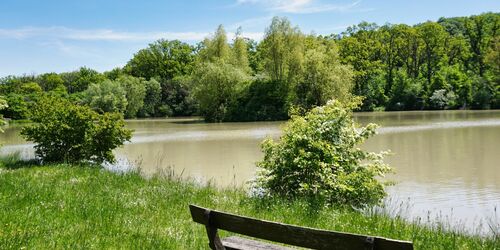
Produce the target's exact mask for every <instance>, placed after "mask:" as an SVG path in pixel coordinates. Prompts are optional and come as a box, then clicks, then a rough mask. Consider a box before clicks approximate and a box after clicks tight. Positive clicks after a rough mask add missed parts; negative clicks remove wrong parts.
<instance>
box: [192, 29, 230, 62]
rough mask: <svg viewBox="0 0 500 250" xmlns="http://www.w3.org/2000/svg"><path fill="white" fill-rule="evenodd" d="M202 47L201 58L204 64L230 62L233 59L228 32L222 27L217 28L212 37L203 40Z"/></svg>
mask: <svg viewBox="0 0 500 250" xmlns="http://www.w3.org/2000/svg"><path fill="white" fill-rule="evenodd" d="M202 46H203V48H202V49H201V50H200V52H199V56H200V59H201V60H202V61H203V62H216V61H222V62H228V61H229V60H230V58H231V48H230V47H229V44H228V43H227V34H226V30H225V29H224V26H222V25H219V27H217V30H216V31H215V33H214V34H213V35H212V37H207V38H205V40H203V42H202Z"/></svg>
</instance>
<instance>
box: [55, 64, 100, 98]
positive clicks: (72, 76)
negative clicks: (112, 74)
mask: <svg viewBox="0 0 500 250" xmlns="http://www.w3.org/2000/svg"><path fill="white" fill-rule="evenodd" d="M60 76H61V78H62V79H63V80H64V85H65V86H66V88H67V90H68V93H70V94H72V93H76V92H82V91H84V90H86V89H87V88H88V86H89V85H90V84H93V83H100V82H102V81H104V80H106V78H105V77H104V75H102V74H100V73H99V72H97V71H95V70H93V69H89V68H86V67H81V68H80V69H79V70H78V71H73V72H69V73H63V74H61V75H60Z"/></svg>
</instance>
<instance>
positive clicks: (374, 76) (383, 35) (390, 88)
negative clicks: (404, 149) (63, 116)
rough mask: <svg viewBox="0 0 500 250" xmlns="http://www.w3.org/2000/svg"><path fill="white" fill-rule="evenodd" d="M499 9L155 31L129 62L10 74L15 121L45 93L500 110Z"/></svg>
mask: <svg viewBox="0 0 500 250" xmlns="http://www.w3.org/2000/svg"><path fill="white" fill-rule="evenodd" d="M499 20H500V14H499V13H485V14H481V15H475V16H470V17H454V18H441V19H439V20H438V21H437V22H432V21H428V22H424V23H420V24H417V25H414V26H409V25H405V24H385V25H382V26H379V25H377V24H374V23H366V22H362V23H360V24H358V25H354V26H351V27H349V28H347V30H346V31H345V32H342V33H340V34H331V35H327V36H324V35H315V34H305V33H303V32H302V31H301V30H300V29H299V28H298V27H295V26H293V25H292V24H291V23H290V22H289V21H288V20H287V19H286V18H279V17H275V18H273V20H272V22H271V24H270V25H269V27H268V28H267V29H266V31H265V35H264V37H263V39H262V40H261V41H254V40H251V39H248V38H245V37H244V36H243V33H242V32H241V29H240V30H238V32H236V34H235V36H234V37H231V38H228V36H227V34H226V32H225V30H224V27H222V26H219V27H218V28H217V30H216V32H214V34H212V35H211V36H210V37H207V38H206V39H205V40H203V41H201V42H200V43H198V44H196V45H192V44H187V43H183V42H180V41H168V40H158V41H155V42H153V43H151V44H150V45H149V46H148V47H147V48H144V49H142V50H140V51H138V52H137V53H135V54H134V55H133V57H132V58H131V59H130V60H129V62H128V63H127V64H126V65H125V66H124V67H122V68H116V69H113V70H111V71H108V72H104V73H99V72H97V71H95V70H92V69H89V68H85V67H83V68H80V69H79V70H77V71H73V72H64V73H45V74H40V75H23V76H8V77H4V78H2V79H0V83H1V84H0V96H3V98H4V99H5V100H6V101H7V104H8V107H7V108H6V109H4V110H2V111H0V114H3V115H4V116H5V117H8V118H11V119H30V118H31V114H30V106H31V105H32V104H33V103H34V102H36V101H37V100H38V98H39V96H40V95H42V94H46V95H51V96H58V97H62V98H66V99H68V100H70V101H71V102H73V103H77V104H80V105H88V106H90V107H92V108H93V109H94V110H96V111H97V112H101V113H103V112H120V113H122V114H123V115H124V116H125V117H126V118H135V117H165V116H190V115H195V114H196V115H202V116H203V117H204V118H205V119H206V120H207V121H255V120H281V119H287V118H289V110H290V109H291V108H294V109H295V110H304V111H307V110H310V109H312V108H313V107H316V106H321V105H324V104H325V103H326V101H327V100H329V99H332V98H335V99H339V100H343V99H349V98H350V97H351V96H361V97H363V98H364V99H363V103H362V105H361V106H360V110H366V111H370V110H421V109H490V108H500V84H499V82H500V78H499V77H500V68H499V65H500V61H499V60H500V53H499V46H500V38H499V34H500V33H499V31H498V30H499V27H500V21H499Z"/></svg>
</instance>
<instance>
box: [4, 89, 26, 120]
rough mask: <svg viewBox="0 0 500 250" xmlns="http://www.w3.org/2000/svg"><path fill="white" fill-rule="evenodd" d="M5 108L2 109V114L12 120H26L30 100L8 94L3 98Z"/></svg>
mask: <svg viewBox="0 0 500 250" xmlns="http://www.w3.org/2000/svg"><path fill="white" fill-rule="evenodd" d="M5 100H6V101H7V105H8V106H7V107H5V108H4V110H3V114H4V116H6V117H9V118H11V119H14V120H22V119H28V118H29V117H30V109H29V106H30V102H31V101H30V100H29V99H28V98H27V97H25V96H23V95H21V94H16V93H10V94H8V95H7V96H6V97H5Z"/></svg>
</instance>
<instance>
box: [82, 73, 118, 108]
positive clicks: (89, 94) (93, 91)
mask: <svg viewBox="0 0 500 250" xmlns="http://www.w3.org/2000/svg"><path fill="white" fill-rule="evenodd" d="M82 102H83V104H86V105H88V106H90V107H91V108H92V109H94V110H95V111H97V112H99V113H104V112H118V113H123V112H125V109H126V108H127V104H128V103H127V97H126V92H125V90H124V89H123V87H122V86H121V84H120V83H119V82H117V81H111V80H106V81H104V82H102V83H100V84H95V83H94V84H91V85H90V86H89V87H88V89H87V90H85V92H84V93H83V100H82Z"/></svg>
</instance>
